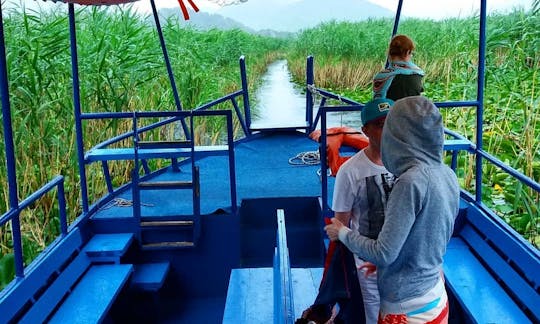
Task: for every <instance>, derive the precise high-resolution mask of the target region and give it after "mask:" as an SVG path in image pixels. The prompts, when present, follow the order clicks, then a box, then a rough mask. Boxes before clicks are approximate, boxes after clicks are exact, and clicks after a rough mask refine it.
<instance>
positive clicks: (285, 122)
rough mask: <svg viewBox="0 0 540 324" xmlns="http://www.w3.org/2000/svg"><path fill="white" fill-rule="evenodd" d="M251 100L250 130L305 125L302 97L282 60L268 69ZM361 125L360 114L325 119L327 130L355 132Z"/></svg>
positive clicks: (339, 114) (304, 106)
mask: <svg viewBox="0 0 540 324" xmlns="http://www.w3.org/2000/svg"><path fill="white" fill-rule="evenodd" d="M255 99H256V103H255V107H253V112H254V116H253V122H252V127H254V128H272V127H289V126H300V125H305V114H306V97H305V94H303V93H302V90H301V89H300V88H299V86H298V85H296V84H295V83H294V82H293V81H292V76H291V73H290V71H289V68H288V65H287V61H286V60H279V61H276V62H273V63H272V64H270V65H269V66H268V70H267V71H266V73H265V75H264V76H263V78H262V85H261V87H259V89H258V91H257V92H256V94H255ZM318 100H320V98H318ZM315 113H316V111H315V112H314V114H315ZM361 125H362V123H361V122H360V112H353V113H351V112H349V113H331V114H329V116H328V127H336V126H349V127H354V128H358V129H359V128H360V127H361ZM317 128H320V123H319V126H318V127H317Z"/></svg>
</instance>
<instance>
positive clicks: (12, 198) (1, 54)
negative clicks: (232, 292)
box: [0, 4, 24, 278]
mask: <svg viewBox="0 0 540 324" xmlns="http://www.w3.org/2000/svg"><path fill="white" fill-rule="evenodd" d="M0 38H1V40H0V73H1V76H0V87H1V89H0V91H1V92H0V93H1V95H2V120H3V125H4V143H5V146H6V168H7V177H8V187H9V207H10V209H12V210H17V209H18V208H19V200H18V193H17V173H16V168H15V146H14V144H13V128H12V126H11V103H10V101H9V84H8V69H7V61H6V44H5V39H4V21H3V18H2V7H1V4H0ZM19 215H20V213H19V212H18V211H17V212H16V215H15V216H13V218H12V219H11V226H12V236H13V250H14V253H13V255H14V259H15V275H16V276H17V277H19V278H21V277H23V276H24V266H23V257H22V241H21V224H20V220H19Z"/></svg>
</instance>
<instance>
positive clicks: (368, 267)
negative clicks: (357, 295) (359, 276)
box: [358, 261, 377, 277]
mask: <svg viewBox="0 0 540 324" xmlns="http://www.w3.org/2000/svg"><path fill="white" fill-rule="evenodd" d="M363 269H366V271H365V273H364V276H366V277H368V276H371V275H372V274H374V273H375V272H377V267H376V266H375V265H374V264H373V263H371V262H367V261H366V262H364V264H362V265H361V266H360V267H359V268H358V270H363Z"/></svg>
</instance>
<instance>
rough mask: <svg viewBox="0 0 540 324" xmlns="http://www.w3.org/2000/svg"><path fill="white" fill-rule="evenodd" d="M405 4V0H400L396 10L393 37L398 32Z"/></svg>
mask: <svg viewBox="0 0 540 324" xmlns="http://www.w3.org/2000/svg"><path fill="white" fill-rule="evenodd" d="M402 6H403V0H399V2H398V6H397V10H396V17H395V18H394V28H393V29H392V37H393V36H394V35H396V34H397V31H398V27H399V19H400V18H401V7H402Z"/></svg>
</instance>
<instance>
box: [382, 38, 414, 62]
mask: <svg viewBox="0 0 540 324" xmlns="http://www.w3.org/2000/svg"><path fill="white" fill-rule="evenodd" d="M414 48H415V46H414V42H413V40H412V39H410V38H409V37H407V36H405V35H396V36H394V37H392V40H391V41H390V47H389V49H388V55H390V56H398V57H405V56H407V54H410V53H412V51H414Z"/></svg>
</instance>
